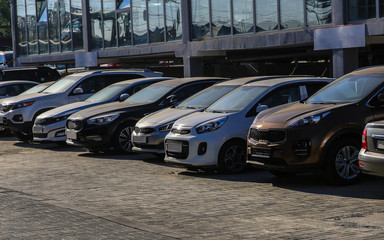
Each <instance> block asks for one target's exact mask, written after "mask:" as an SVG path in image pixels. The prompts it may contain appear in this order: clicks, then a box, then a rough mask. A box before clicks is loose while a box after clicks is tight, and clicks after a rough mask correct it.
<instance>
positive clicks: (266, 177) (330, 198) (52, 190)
mask: <svg viewBox="0 0 384 240" xmlns="http://www.w3.org/2000/svg"><path fill="white" fill-rule="evenodd" d="M0 154H1V157H0V199H1V200H0V239H336V238H338V239H361V238H364V239H383V238H384V188H383V183H384V179H381V178H375V177H364V178H363V181H362V182H360V183H359V184H356V185H353V186H346V187H335V186H328V185H326V184H324V183H323V181H322V179H321V178H320V177H317V176H315V175H309V174H307V175H300V176H297V177H295V178H289V179H278V178H276V177H274V176H272V175H270V174H269V173H268V172H265V171H261V170H254V169H250V170H248V171H247V172H245V173H242V174H237V175H221V174H217V173H201V172H189V171H186V170H184V169H181V168H173V167H169V166H167V165H166V164H165V163H163V162H162V161H159V160H158V159H156V158H154V157H152V156H151V155H127V156H124V155H113V154H106V155H96V156H95V155H91V154H88V153H86V152H85V151H83V150H82V149H79V148H74V147H69V146H68V147H59V146H56V145H55V144H26V143H22V142H18V141H16V139H14V138H2V139H1V144H0Z"/></svg>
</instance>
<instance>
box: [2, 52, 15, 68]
mask: <svg viewBox="0 0 384 240" xmlns="http://www.w3.org/2000/svg"><path fill="white" fill-rule="evenodd" d="M12 62H13V51H1V50H0V67H8V66H12V65H13V63H12Z"/></svg>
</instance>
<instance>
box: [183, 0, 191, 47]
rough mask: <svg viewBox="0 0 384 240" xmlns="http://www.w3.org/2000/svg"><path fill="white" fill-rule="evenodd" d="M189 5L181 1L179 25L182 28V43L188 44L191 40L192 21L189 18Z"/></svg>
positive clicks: (186, 1) (184, 0) (187, 0)
mask: <svg viewBox="0 0 384 240" xmlns="http://www.w3.org/2000/svg"><path fill="white" fill-rule="evenodd" d="M190 8H191V5H190V3H189V0H181V24H182V26H183V29H182V30H183V37H182V38H183V43H188V42H190V41H191V40H192V31H191V26H192V19H191V16H190V12H191V10H190Z"/></svg>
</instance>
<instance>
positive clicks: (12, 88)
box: [5, 85, 23, 97]
mask: <svg viewBox="0 0 384 240" xmlns="http://www.w3.org/2000/svg"><path fill="white" fill-rule="evenodd" d="M5 88H6V90H5V95H6V96H8V97H11V96H16V95H19V94H20V93H21V92H22V91H23V89H22V88H21V85H8V86H6V87H5Z"/></svg>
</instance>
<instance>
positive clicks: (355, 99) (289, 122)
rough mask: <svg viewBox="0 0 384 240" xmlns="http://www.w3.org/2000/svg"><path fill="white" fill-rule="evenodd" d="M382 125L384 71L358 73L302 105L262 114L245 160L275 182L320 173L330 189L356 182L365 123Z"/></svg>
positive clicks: (251, 136) (373, 70)
mask: <svg viewBox="0 0 384 240" xmlns="http://www.w3.org/2000/svg"><path fill="white" fill-rule="evenodd" d="M380 119H384V67H370V68H365V69H361V70H356V71H354V72H352V73H350V74H347V75H345V76H343V77H341V78H339V79H337V80H335V81H334V82H332V83H330V84H329V85H327V86H325V87H324V88H322V89H321V90H320V91H318V92H317V93H315V94H314V95H313V96H312V97H310V98H309V99H308V100H306V101H301V102H296V103H291V104H286V105H282V106H279V107H275V108H271V109H267V110H265V111H263V112H261V113H260V114H259V115H258V116H257V117H256V118H255V120H254V122H253V124H252V126H251V128H250V130H249V134H248V160H247V162H248V163H249V164H251V165H254V166H257V167H261V168H265V169H268V170H269V171H270V172H271V173H272V174H275V175H277V176H280V175H283V174H285V173H286V172H302V171H308V170H322V171H323V172H324V174H325V176H326V178H327V179H328V180H329V181H331V182H333V183H350V182H353V181H355V180H356V179H357V178H358V177H359V176H360V169H359V165H358V153H359V150H360V148H361V134H362V132H363V129H364V126H365V124H366V123H368V122H370V121H373V120H380Z"/></svg>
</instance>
